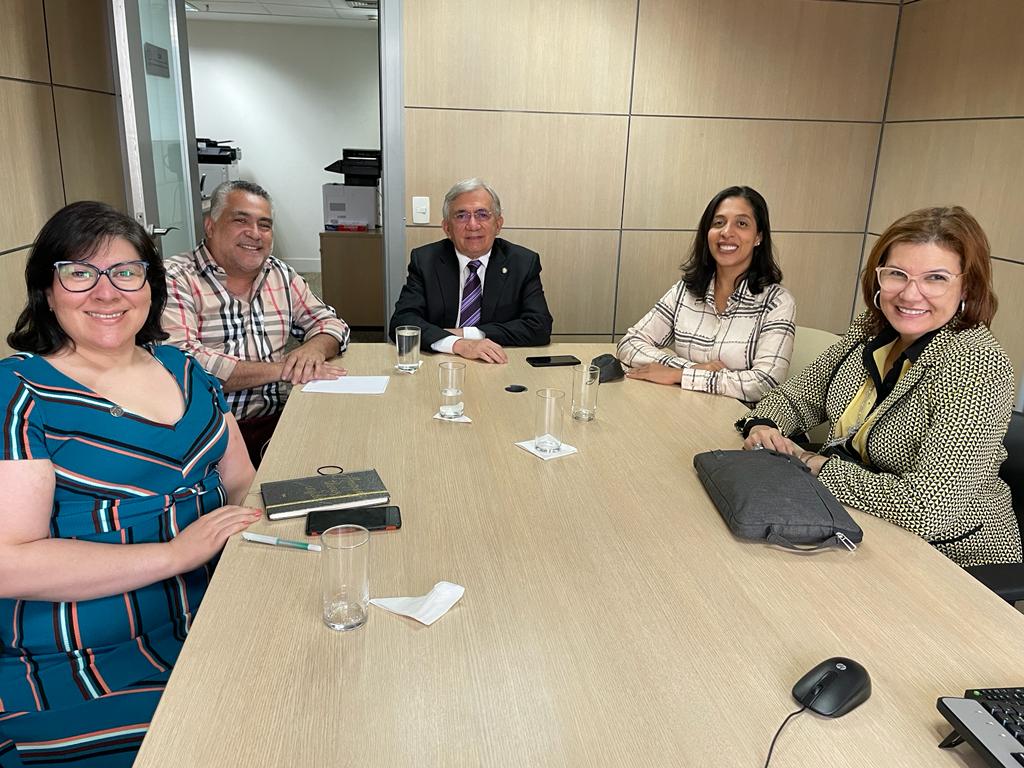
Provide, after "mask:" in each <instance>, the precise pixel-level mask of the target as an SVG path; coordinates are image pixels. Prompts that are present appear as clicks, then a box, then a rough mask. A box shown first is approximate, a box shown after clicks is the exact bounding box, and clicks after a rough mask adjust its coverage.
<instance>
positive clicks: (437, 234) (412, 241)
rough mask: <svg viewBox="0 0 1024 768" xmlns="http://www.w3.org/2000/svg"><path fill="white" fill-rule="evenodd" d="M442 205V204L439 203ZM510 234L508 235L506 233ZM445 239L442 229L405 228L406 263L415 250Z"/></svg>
mask: <svg viewBox="0 0 1024 768" xmlns="http://www.w3.org/2000/svg"><path fill="white" fill-rule="evenodd" d="M438 205H440V203H438ZM505 234H508V233H505ZM444 238H445V234H444V230H442V229H441V228H440V227H406V228H405V263H406V264H408V263H409V254H410V253H412V249H413V248H419V247H420V246H421V245H427V243H434V242H437V241H438V240H443V239H444Z"/></svg>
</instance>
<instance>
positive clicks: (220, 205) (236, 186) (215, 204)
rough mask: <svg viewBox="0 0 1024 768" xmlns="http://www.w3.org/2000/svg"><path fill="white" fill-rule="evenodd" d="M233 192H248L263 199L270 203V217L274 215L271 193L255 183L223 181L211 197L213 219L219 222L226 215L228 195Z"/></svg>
mask: <svg viewBox="0 0 1024 768" xmlns="http://www.w3.org/2000/svg"><path fill="white" fill-rule="evenodd" d="M232 192H248V193H249V194H250V195H256V197H262V198H263V199H264V200H266V201H267V202H268V203H270V215H271V216H273V215H274V201H273V200H272V199H271V198H270V193H269V192H267V190H265V189H264V188H263V187H261V186H260V185H259V184H256V183H255V182H252V181H244V180H242V179H236V180H234V181H223V182H221V183H220V184H218V185H217V186H216V188H215V189H214V190H213V194H212V195H210V218H211V219H213V220H214V221H217V219H219V218H220V215H221V214H222V213H224V209H225V208H227V205H228V195H230V194H231V193H232Z"/></svg>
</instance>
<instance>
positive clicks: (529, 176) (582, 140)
mask: <svg viewBox="0 0 1024 768" xmlns="http://www.w3.org/2000/svg"><path fill="white" fill-rule="evenodd" d="M626 124H627V118H625V117H614V116H608V115H553V114H524V113H520V112H466V111H458V110H430V109H407V110H406V111H405V153H406V154H405V168H406V182H405V192H406V206H407V210H406V216H407V220H408V221H411V220H412V211H411V201H410V198H411V197H412V196H413V195H429V196H430V199H431V204H430V216H431V222H432V223H439V222H440V220H441V202H442V200H443V198H444V194H445V192H447V191H448V189H449V188H450V187H451V185H452V184H454V183H455V182H456V181H459V180H460V179H464V178H468V177H471V176H480V177H482V178H484V179H485V180H486V181H487V182H488V183H489V184H490V185H491V186H493V187H494V188H495V190H497V192H498V194H499V195H500V196H501V203H502V208H503V210H504V216H505V225H506V226H515V227H520V228H528V227H563V228H568V229H600V228H609V229H611V228H615V229H617V228H618V226H619V221H620V216H621V204H622V202H621V201H622V178H623V172H624V171H623V169H624V166H625V159H626V132H627V131H626Z"/></svg>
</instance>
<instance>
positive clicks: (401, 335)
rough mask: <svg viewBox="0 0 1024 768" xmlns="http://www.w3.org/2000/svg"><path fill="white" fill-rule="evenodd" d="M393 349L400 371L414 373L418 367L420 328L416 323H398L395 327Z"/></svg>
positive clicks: (396, 365)
mask: <svg viewBox="0 0 1024 768" xmlns="http://www.w3.org/2000/svg"><path fill="white" fill-rule="evenodd" d="M395 349H396V351H397V352H398V362H396V363H395V368H397V369H398V370H399V371H401V372H402V373H416V371H418V370H419V367H420V328H419V326H418V325H400V326H398V327H397V328H396V329H395Z"/></svg>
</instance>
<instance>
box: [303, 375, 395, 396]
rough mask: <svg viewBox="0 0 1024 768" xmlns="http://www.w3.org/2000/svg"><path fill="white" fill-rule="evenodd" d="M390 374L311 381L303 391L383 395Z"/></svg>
mask: <svg viewBox="0 0 1024 768" xmlns="http://www.w3.org/2000/svg"><path fill="white" fill-rule="evenodd" d="M390 378H391V377H390V376H339V377H338V378H337V379H322V380H320V381H311V382H309V384H307V385H306V386H304V387H303V388H302V391H303V392H330V393H334V394H341V395H383V394H384V390H386V389H387V388H388V379H390Z"/></svg>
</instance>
